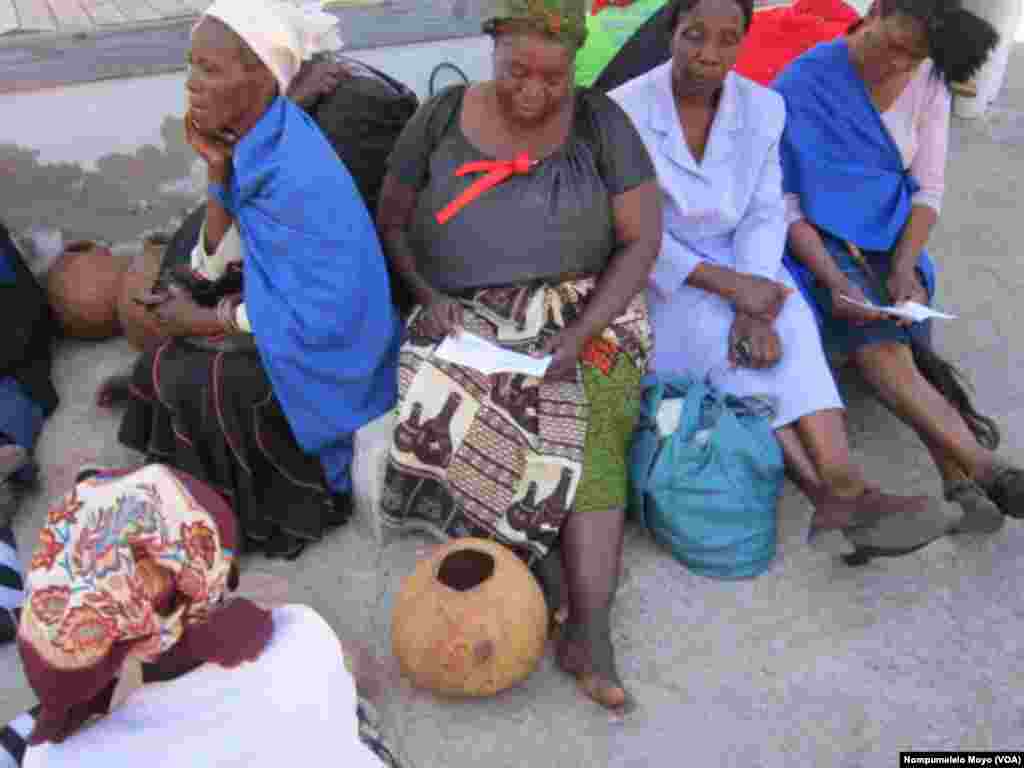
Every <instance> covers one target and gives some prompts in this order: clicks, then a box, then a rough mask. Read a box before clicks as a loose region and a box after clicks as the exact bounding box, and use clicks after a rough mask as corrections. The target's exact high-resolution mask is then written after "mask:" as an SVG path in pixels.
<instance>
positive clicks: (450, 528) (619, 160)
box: [378, 0, 661, 708]
mask: <svg viewBox="0 0 1024 768" xmlns="http://www.w3.org/2000/svg"><path fill="white" fill-rule="evenodd" d="M497 6H498V7H497V10H496V11H495V13H494V18H492V19H490V20H489V21H488V22H487V23H486V25H485V30H486V31H487V32H488V33H489V34H490V35H491V36H492V37H493V38H494V75H495V76H494V80H492V81H488V82H483V83H478V84H475V85H472V86H470V87H464V86H457V87H453V88H450V89H447V90H445V91H443V92H441V93H439V94H438V95H437V96H436V97H434V98H433V99H432V100H431V101H429V102H428V103H426V104H424V105H423V106H422V107H421V108H420V111H419V112H418V113H417V114H416V115H415V116H414V117H413V119H412V120H411V121H410V123H409V124H408V126H407V127H406V129H405V131H404V133H403V134H402V136H401V137H400V138H399V141H398V143H397V144H396V146H395V150H394V152H393V154H392V156H391V161H390V168H389V172H388V175H387V176H386V177H385V181H384V187H383V190H382V193H381V202H380V208H379V213H378V223H379V227H380V230H381V233H382V237H383V238H384V242H385V248H386V250H387V252H388V256H389V258H390V259H391V261H392V263H393V265H394V268H395V271H396V272H397V273H398V274H399V275H400V276H401V278H402V279H403V280H404V281H405V283H406V284H407V285H408V287H409V289H410V291H411V293H412V294H413V295H414V296H415V298H416V300H417V302H418V306H417V307H416V308H415V309H414V310H413V312H412V314H411V316H410V318H409V323H408V334H409V335H408V340H407V341H406V343H405V344H404V346H403V348H402V354H401V359H400V365H399V392H400V410H399V423H398V425H397V427H396V429H395V434H394V443H393V447H392V450H391V457H390V462H389V467H388V471H387V479H386V486H385V490H384V494H385V500H384V510H383V511H384V515H385V521H387V522H388V523H390V524H392V525H395V526H411V527H415V526H425V527H427V528H429V529H431V530H433V531H435V532H438V533H440V534H442V535H448V536H484V537H493V538H496V539H497V540H499V541H501V542H502V543H504V544H506V545H508V546H510V547H512V548H513V549H515V550H516V551H517V552H519V553H520V554H521V555H522V556H523V558H524V559H525V560H526V561H527V562H529V563H531V564H535V563H537V562H538V561H539V560H541V559H542V558H544V556H545V555H546V554H547V553H548V551H549V550H550V549H551V548H552V546H553V545H554V544H555V542H556V540H559V534H561V535H560V549H561V560H562V563H564V566H565V575H566V582H567V587H568V593H569V607H568V623H567V625H566V627H565V631H564V633H563V638H562V642H561V644H560V646H559V654H558V658H559V661H560V664H561V666H562V668H563V669H565V670H566V671H568V672H569V673H571V674H573V675H575V676H576V677H577V679H578V680H579V682H580V684H581V686H582V687H583V689H584V690H585V692H586V693H587V694H588V695H589V696H591V697H592V698H594V699H595V700H597V701H598V702H600V703H601V704H603V705H605V706H607V707H610V708H618V707H620V706H623V705H624V704H625V703H626V698H627V697H626V694H625V691H624V690H623V688H622V686H621V684H620V682H619V679H618V676H617V673H616V671H615V664H614V658H613V650H612V645H611V638H610V630H609V610H610V607H611V602H612V598H613V596H614V594H615V584H616V580H617V578H618V572H619V563H620V559H621V552H622V534H623V525H624V521H625V511H624V508H625V502H626V491H627V474H626V459H627V452H628V446H629V440H630V437H631V434H632V431H633V427H634V422H635V420H636V418H637V415H638V413H639V386H640V378H641V376H642V374H643V373H644V370H645V369H646V365H647V355H648V352H649V349H650V338H649V328H648V323H647V309H646V305H645V302H644V299H643V295H642V289H643V286H644V285H645V284H646V281H647V275H648V273H649V271H650V268H651V265H652V264H653V263H654V259H655V256H656V255H657V251H658V241H659V237H660V232H661V222H660V210H661V208H660V205H659V203H658V194H657V187H656V186H655V183H654V168H653V167H652V166H651V161H650V158H649V157H648V156H647V152H646V150H645V149H644V146H643V142H641V141H640V138H639V136H637V134H636V130H635V129H634V128H633V126H632V125H631V124H630V121H629V119H628V118H627V117H626V115H625V114H623V113H622V110H620V109H619V108H618V106H616V105H615V104H614V103H613V102H611V101H610V100H609V99H608V98H607V97H605V96H604V95H603V94H599V93H597V92H594V91H591V90H588V89H579V90H574V88H573V56H574V55H575V52H576V50H577V49H578V48H579V46H580V44H581V42H582V41H583V38H584V36H585V34H584V30H585V27H584V11H583V3H582V0H538V1H537V2H531V3H522V2H518V0H508V2H499V3H497ZM476 174H484V175H482V176H477V175H476ZM462 331H465V332H468V333H472V334H475V335H477V336H481V337H485V338H486V339H488V340H490V341H491V342H494V343H497V344H499V345H501V346H503V347H505V348H507V349H511V350H515V351H518V352H521V353H527V354H533V353H539V354H544V355H552V356H553V357H552V360H551V364H550V367H549V368H548V369H547V372H546V374H545V376H544V378H543V379H537V378H534V377H530V376H526V375H521V374H500V373H499V374H496V375H492V376H487V375H484V374H482V373H480V372H479V371H477V370H474V369H472V368H469V367H465V366H461V365H453V364H450V363H447V362H445V361H444V360H442V359H439V358H438V357H437V356H436V355H435V351H436V348H437V346H438V345H439V344H440V342H441V341H442V339H444V338H445V336H446V335H448V334H455V333H460V332H462ZM558 556H559V555H558V554H554V555H553V557H552V558H547V559H546V560H545V563H546V564H547V565H549V566H551V565H556V564H557V563H558V560H556V559H554V558H558ZM545 573H547V570H546V569H545ZM548 583H549V586H550V584H551V582H548ZM549 596H551V597H552V598H555V597H556V596H557V595H556V592H555V591H554V590H552V591H551V592H549Z"/></svg>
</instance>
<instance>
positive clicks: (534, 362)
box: [434, 331, 551, 379]
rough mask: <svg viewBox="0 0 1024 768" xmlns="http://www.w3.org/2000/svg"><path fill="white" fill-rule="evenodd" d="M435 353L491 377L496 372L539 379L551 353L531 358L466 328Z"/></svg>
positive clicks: (443, 342) (444, 343) (446, 341)
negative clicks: (511, 350)
mask: <svg viewBox="0 0 1024 768" xmlns="http://www.w3.org/2000/svg"><path fill="white" fill-rule="evenodd" d="M434 354H435V355H436V356H437V357H439V358H441V359H442V360H447V361H448V362H449V363H455V364H456V365H465V366H467V367H469V368H475V369H476V370H478V371H480V372H481V373H485V374H487V375H488V376H490V375H491V374H495V373H524V374H526V375H527V376H534V377H536V378H538V379H540V378H543V376H544V374H545V373H546V372H547V370H548V366H549V365H551V355H548V356H547V357H530V356H529V355H522V354H520V353H518V352H510V351H509V350H507V349H503V348H501V347H499V346H498V345H497V344H492V343H491V342H489V341H487V339H482V338H480V337H479V336H476V335H474V334H472V333H466V332H465V331H463V332H462V333H460V334H459V335H458V336H448V337H447V338H446V339H445V340H444V341H442V342H441V345H440V346H439V347H438V348H437V350H436V351H435V352H434Z"/></svg>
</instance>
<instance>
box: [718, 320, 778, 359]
mask: <svg viewBox="0 0 1024 768" xmlns="http://www.w3.org/2000/svg"><path fill="white" fill-rule="evenodd" d="M781 359H782V341H781V340H780V339H779V334H778V333H776V332H775V328H774V327H773V324H772V322H770V321H768V320H765V319H764V318H761V317H754V316H753V315H747V314H742V313H740V312H737V313H736V317H735V318H734V319H733V321H732V328H731V329H730V330H729V363H730V364H731V365H733V366H740V367H743V368H754V369H762V368H771V367H772V366H773V365H775V364H776V363H778V362H779V360H781Z"/></svg>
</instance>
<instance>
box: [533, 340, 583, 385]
mask: <svg viewBox="0 0 1024 768" xmlns="http://www.w3.org/2000/svg"><path fill="white" fill-rule="evenodd" d="M586 343H587V339H586V337H585V336H583V335H582V334H580V333H579V332H578V331H576V330H574V329H573V328H563V329H562V330H561V331H559V332H558V333H556V334H555V335H554V336H550V337H549V338H548V340H547V341H545V342H544V343H543V344H542V345H541V348H540V349H539V350H538V352H537V354H538V355H539V356H542V357H543V356H545V355H551V364H550V365H549V366H548V370H547V372H546V373H545V374H544V379H545V380H546V381H575V380H576V363H577V362H579V359H580V356H581V355H582V354H583V346H584V345H585V344H586Z"/></svg>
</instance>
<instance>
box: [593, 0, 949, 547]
mask: <svg viewBox="0 0 1024 768" xmlns="http://www.w3.org/2000/svg"><path fill="white" fill-rule="evenodd" d="M752 6H753V2H752V0H674V10H673V20H672V28H673V35H672V60H671V61H670V62H668V63H667V64H664V65H662V66H660V67H657V68H656V69H654V70H652V71H650V72H649V73H647V74H646V75H643V76H641V77H638V78H636V79H635V80H632V81H630V82H628V83H626V84H625V85H623V86H622V87H620V88H618V89H616V90H615V91H613V92H612V93H611V94H610V95H611V96H612V98H613V99H615V100H616V101H617V102H618V103H619V104H620V105H621V106H622V107H623V108H624V109H625V111H626V112H627V114H629V116H630V117H631V118H632V120H633V122H634V124H635V125H636V127H637V129H638V130H639V132H640V135H641V136H642V137H643V140H644V143H645V144H646V146H647V150H648V152H649V153H650V155H651V158H652V159H653V160H654V163H655V166H656V168H657V171H658V178H659V185H660V187H661V191H662V194H663V211H664V214H663V215H664V219H663V220H664V233H663V238H662V250H661V254H660V256H659V258H658V262H657V264H656V266H655V269H654V272H653V273H652V278H651V283H650V286H649V291H648V303H649V307H650V312H651V322H652V325H653V327H654V334H655V353H654V365H653V368H654V370H655V371H656V372H665V373H670V372H674V373H685V374H689V375H692V376H696V377H705V376H708V375H709V374H710V375H711V377H712V379H713V383H714V384H715V385H716V386H718V387H719V388H720V389H722V390H724V391H727V392H730V393H732V394H735V395H738V396H741V397H742V396H748V395H755V394H756V395H768V396H770V397H772V398H773V399H774V400H775V402H776V404H777V408H776V417H775V421H774V426H775V429H776V434H777V436H778V438H779V441H780V443H781V445H782V447H783V451H784V454H785V457H786V466H787V469H788V471H789V473H790V476H791V477H792V478H793V480H794V481H795V482H796V483H797V485H798V486H799V487H800V488H801V490H802V491H803V492H804V493H805V494H806V495H807V497H808V498H809V499H810V500H811V502H812V503H813V505H814V508H815V512H814V517H813V518H812V520H811V528H810V534H809V540H811V541H812V543H815V544H819V543H820V544H822V545H825V544H826V543H827V544H828V545H833V544H835V543H841V544H842V548H841V549H839V550H838V552H842V553H844V554H851V553H850V549H849V547H850V545H851V544H852V546H853V549H854V550H855V551H856V553H857V556H858V559H859V560H861V561H863V559H864V558H865V557H871V556H875V555H890V556H892V555H900V554H906V553H907V552H910V551H913V550H914V549H917V548H919V547H921V546H924V545H925V544H927V543H928V542H930V541H932V540H934V539H935V538H938V537H939V536H942V535H943V534H944V533H945V530H946V521H945V518H944V516H943V514H942V510H941V507H940V505H939V503H938V502H937V501H936V500H933V499H930V498H928V497H923V496H914V497H905V496H894V495H890V494H884V493H881V492H879V491H878V490H877V489H875V488H873V487H872V486H871V485H870V484H869V483H868V482H867V481H866V480H865V478H864V476H863V474H862V473H861V471H860V470H859V469H858V468H857V467H855V466H854V465H853V463H852V460H851V457H850V451H849V446H848V443H847V437H846V427H845V422H844V418H843V411H842V408H843V405H842V400H841V398H840V396H839V393H838V391H837V389H836V385H835V382H834V380H833V377H832V372H831V370H830V369H829V366H828V363H827V361H826V359H825V356H824V353H823V351H822V348H821V342H820V340H819V333H818V328H817V325H816V321H815V318H814V315H813V313H812V311H811V309H810V307H809V306H808V304H807V303H806V301H805V300H804V299H803V298H802V296H801V295H800V293H799V292H798V291H796V290H795V286H794V284H793V282H792V280H791V278H790V277H789V275H788V273H787V271H786V269H785V267H783V265H782V253H783V247H784V244H785V240H786V220H785V206H784V202H783V196H782V170H781V166H780V160H779V141H780V138H781V136H782V130H783V127H784V125H785V107H784V104H783V101H782V98H781V97H780V96H779V95H778V94H776V93H773V92H772V91H769V90H768V89H766V88H762V87H761V86H759V85H757V84H755V83H753V82H751V81H749V80H746V79H745V78H743V77H740V76H739V75H737V74H735V73H734V72H732V71H731V70H732V67H733V64H734V63H735V60H736V55H737V53H738V51H739V46H740V43H741V42H742V39H743V37H744V35H745V34H746V31H747V28H748V27H749V25H750V20H751V17H752V12H753V8H752ZM835 530H838V531H841V532H842V533H843V534H845V539H846V541H843V538H842V537H834V536H832V537H826V536H819V535H818V534H820V533H823V532H824V531H835ZM833 551H837V550H833Z"/></svg>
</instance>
